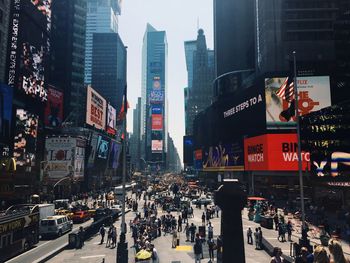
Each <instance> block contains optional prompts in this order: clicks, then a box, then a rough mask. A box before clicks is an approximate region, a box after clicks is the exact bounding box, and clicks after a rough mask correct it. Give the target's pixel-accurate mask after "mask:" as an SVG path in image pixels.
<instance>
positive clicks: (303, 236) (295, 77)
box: [293, 51, 308, 245]
mask: <svg viewBox="0 0 350 263" xmlns="http://www.w3.org/2000/svg"><path fill="white" fill-rule="evenodd" d="M293 65H294V94H295V117H296V126H297V127H296V128H297V139H298V171H299V186H300V206H301V222H302V236H301V242H300V243H302V245H308V241H307V233H305V227H306V226H305V204H304V182H303V171H302V169H303V168H302V160H301V139H300V120H299V119H300V118H299V117H300V116H299V110H298V82H297V65H296V51H293Z"/></svg>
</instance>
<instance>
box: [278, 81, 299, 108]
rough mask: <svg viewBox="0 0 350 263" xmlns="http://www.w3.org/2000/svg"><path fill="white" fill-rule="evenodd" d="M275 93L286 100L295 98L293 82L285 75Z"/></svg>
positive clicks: (289, 100)
mask: <svg viewBox="0 0 350 263" xmlns="http://www.w3.org/2000/svg"><path fill="white" fill-rule="evenodd" d="M276 95H277V96H278V97H280V98H282V99H284V100H286V101H288V102H291V101H293V100H295V93H294V82H293V81H292V78H289V77H287V78H286V79H285V81H284V82H283V84H282V85H281V87H280V88H279V89H278V90H277V91H276Z"/></svg>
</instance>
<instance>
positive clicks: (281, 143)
mask: <svg viewBox="0 0 350 263" xmlns="http://www.w3.org/2000/svg"><path fill="white" fill-rule="evenodd" d="M297 150H298V143H297V135H296V134H265V135H261V136H257V137H252V138H247V139H245V140H244V166H245V170H246V171H297V170H298V152H297ZM301 158H302V161H303V162H302V168H303V170H306V169H307V167H308V165H309V162H310V154H309V153H308V152H302V153H301Z"/></svg>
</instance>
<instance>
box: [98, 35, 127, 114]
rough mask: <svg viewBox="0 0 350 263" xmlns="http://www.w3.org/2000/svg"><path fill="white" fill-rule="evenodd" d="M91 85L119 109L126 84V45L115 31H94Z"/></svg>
mask: <svg viewBox="0 0 350 263" xmlns="http://www.w3.org/2000/svg"><path fill="white" fill-rule="evenodd" d="M92 51H93V52H92V54H93V55H92V62H93V63H92V74H91V76H92V78H91V84H92V87H93V88H94V89H95V90H96V91H98V92H99V93H100V94H101V95H102V96H103V97H104V98H105V99H106V100H107V101H109V102H110V104H111V105H112V106H113V107H114V108H115V109H117V111H120V108H121V104H122V99H123V91H124V87H125V85H126V47H125V46H124V44H123V42H122V40H121V38H120V36H119V34H117V33H94V34H93V49H92Z"/></svg>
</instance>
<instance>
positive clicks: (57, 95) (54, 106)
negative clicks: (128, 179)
mask: <svg viewBox="0 0 350 263" xmlns="http://www.w3.org/2000/svg"><path fill="white" fill-rule="evenodd" d="M62 121H63V92H62V91H59V90H57V89H55V88H54V87H53V86H49V88H48V90H47V102H46V106H45V126H46V127H51V128H58V127H61V125H62Z"/></svg>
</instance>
